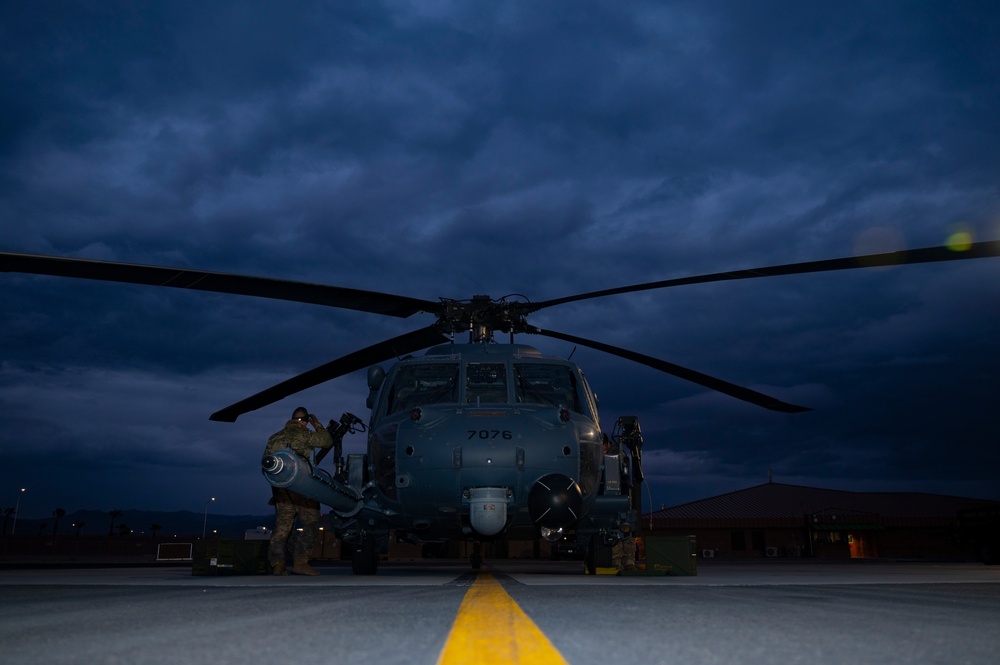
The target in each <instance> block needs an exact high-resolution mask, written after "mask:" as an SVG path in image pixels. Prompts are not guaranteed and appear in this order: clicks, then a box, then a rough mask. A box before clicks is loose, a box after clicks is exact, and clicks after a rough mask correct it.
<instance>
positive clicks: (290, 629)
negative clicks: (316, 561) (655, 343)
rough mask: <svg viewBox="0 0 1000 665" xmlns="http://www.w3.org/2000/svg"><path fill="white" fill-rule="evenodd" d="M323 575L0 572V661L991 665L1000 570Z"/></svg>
mask: <svg viewBox="0 0 1000 665" xmlns="http://www.w3.org/2000/svg"><path fill="white" fill-rule="evenodd" d="M320 570H321V571H322V573H323V574H322V575H320V576H318V577H299V576H291V577H272V576H249V577H244V576H239V577H237V576H233V577H214V576H193V575H191V570H190V568H188V567H135V568H90V569H19V570H0V663H3V664H6V663H18V664H26V663H53V664H55V663H135V664H137V665H141V664H144V663H150V664H151V663H177V662H185V663H212V664H225V663H240V664H242V665H255V664H257V663H260V664H263V663H275V662H281V663H290V664H295V665H298V664H309V663H324V664H329V663H360V662H372V663H378V664H379V665H384V664H388V663H415V664H422V663H427V664H437V663H441V664H442V665H445V664H449V665H450V663H459V662H475V663H490V662H503V663H536V662H537V663H550V664H551V663H558V662H560V659H561V660H562V662H566V663H571V664H572V665H588V664H597V663H602V664H603V663H608V662H615V661H622V662H629V663H643V664H646V663H684V664H685V665H697V664H700V663H762V662H768V663H770V662H780V663H810V664H812V665H816V664H821V665H822V664H827V663H829V664H833V663H838V664H839V663H844V662H847V661H855V660H860V661H873V662H880V663H948V664H952V663H983V664H987V663H989V664H990V665H992V664H993V663H995V662H997V654H998V653H1000V567H997V566H984V565H982V564H978V563H912V562H891V561H845V562H839V563H831V562H819V561H813V560H806V561H801V562H800V561H788V560H760V561H750V562H746V563H734V562H704V563H701V562H699V566H698V575H697V576H694V577H664V576H631V577H617V576H610V575H596V576H590V575H584V574H582V572H581V569H580V566H579V564H575V563H571V562H546V561H531V562H528V561H496V562H487V564H486V566H485V567H484V570H482V571H480V572H479V574H475V573H473V571H471V569H469V568H468V566H467V564H464V563H461V562H444V563H440V562H437V563H433V564H425V563H422V562H421V563H419V564H417V563H397V562H383V563H382V565H381V567H380V570H379V574H378V575H376V576H354V575H352V574H351V571H350V567H349V564H347V565H343V564H337V565H334V566H329V567H322V568H320ZM546 649H551V651H547V650H546Z"/></svg>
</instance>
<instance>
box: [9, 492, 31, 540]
mask: <svg viewBox="0 0 1000 665" xmlns="http://www.w3.org/2000/svg"><path fill="white" fill-rule="evenodd" d="M27 489H28V488H26V487H22V488H21V491H20V492H18V493H17V503H15V504H14V525H13V526H11V527H10V535H12V536H13V535H14V529H16V528H17V511H18V510H19V509H20V508H21V495H22V494H24V493H25V491H26V490H27Z"/></svg>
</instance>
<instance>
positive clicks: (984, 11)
mask: <svg viewBox="0 0 1000 665" xmlns="http://www.w3.org/2000/svg"><path fill="white" fill-rule="evenodd" d="M997 44H1000V6H998V5H996V4H995V3H990V2H961V1H959V2H949V3H937V2H910V1H899V2H893V1H885V2H877V3H872V2H851V1H847V2H837V3H794V2H771V1H766V0H765V1H763V2H754V3H747V2H740V1H737V0H732V1H728V2H727V1H722V0H720V1H711V0H709V1H706V2H700V3H684V2H642V1H637V2H629V3H611V2H590V1H575V2H544V3H538V2H500V3H479V2H476V3H470V2H458V1H455V2H450V1H436V2H435V1H430V2H429V1H427V0H420V1H419V2H407V1H402V0H400V1H387V2H375V1H364V2H360V1H357V2H302V3H292V4H290V5H285V4H278V3H270V2H254V1H241V2H217V3H202V2H186V1H177V2H169V3H156V2H149V3H147V2H133V1H122V2H77V3H68V2H40V3H21V2H17V3H11V2H8V3H3V5H2V6H0V58H2V63H3V64H2V67H0V109H2V110H0V119H2V120H0V251H8V252H25V253H34V254H48V255H56V256H68V257H78V258H89V259H103V260H110V261H120V262H128V263H146V264H153V265H163V266H175V267H184V268H192V269H201V270H210V271H217V272H231V273H239V274H248V275H260V276H266V277H275V278H282V279H289V280H296V281H304V282H316V283H323V284H333V285H338V286H347V287H353V288H359V289H367V290H372V291H380V292H385V293H392V294H399V295H405V296H411V297H416V298H421V299H429V300H434V301H436V300H437V299H438V298H458V299H465V298H471V297H472V296H473V295H482V294H485V295H490V296H492V297H500V296H504V295H507V294H512V293H519V294H525V295H526V296H527V297H528V298H530V299H531V300H535V301H538V300H546V299H551V298H557V297H562V296H567V295H572V294H576V293H582V292H589V291H593V290H597V289H604V288H611V287H617V286H623V285H628V284H637V283H642V282H648V281H653V280H662V279H667V278H672V277H684V276H689V275H698V274H704V273H712V272H718V271H724V270H734V269H743V268H753V267H761V266H770V265H777V264H785V263H792V262H798V261H809V260H818V259H829V258H839V257H845V256H852V255H855V254H865V253H872V252H879V251H891V250H897V249H906V248H919V247H928V246H935V245H941V244H944V243H946V242H948V240H949V238H953V237H955V235H954V234H956V233H964V234H967V235H966V236H963V237H971V238H973V239H974V240H992V239H998V238H1000V190H998V182H1000V180H998V178H997V175H998V174H1000V150H997V146H998V145H1000V120H998V119H1000V86H998V85H997V81H1000V49H997V46H996V45H997ZM998 277H1000V259H980V260H972V261H959V262H955V261H952V262H948V263H942V264H934V265H919V266H902V267H894V268H884V269H866V270H854V271H844V272H837V273H825V274H817V275H798V276H785V277H773V278H766V279H755V280H744V281H739V282H723V283H717V284H707V285H696V286H684V287H677V288H670V289H661V290H655V291H646V292H642V293H635V294H629V295H622V296H612V297H605V298H597V299H591V300H585V301H581V302H575V303H569V304H565V305H561V306H558V307H552V308H548V309H543V310H541V311H539V312H538V313H536V314H535V315H533V316H532V318H531V319H530V322H531V323H532V324H534V325H536V326H539V327H541V328H549V329H554V330H558V331H562V332H566V333H569V334H573V335H577V336H580V337H586V338H590V339H595V340H598V341H601V342H605V343H608V344H613V345H617V346H620V347H624V348H627V349H631V350H635V351H638V352H641V353H644V354H646V355H650V356H654V357H657V358H661V359H664V360H668V361H670V362H673V363H677V364H680V365H683V366H685V367H689V368H692V369H695V370H698V371H701V372H704V373H707V374H710V375H712V376H716V377H719V378H722V379H725V380H727V381H730V382H733V383H736V384H739V385H745V386H748V387H750V388H753V389H755V390H758V391H762V392H765V393H767V394H770V395H773V396H775V397H778V398H779V399H783V400H785V401H789V402H792V403H795V404H801V405H805V406H809V407H812V408H813V409H814V410H813V411H810V412H808V413H799V414H784V413H776V412H772V411H768V410H765V409H762V408H759V407H755V406H753V405H749V404H746V403H743V402H741V401H738V400H736V399H733V398H731V397H727V396H725V395H721V394H718V393H713V392H711V391H708V390H706V389H704V388H701V387H700V386H697V385H694V384H691V383H688V382H685V381H682V380H680V379H678V378H676V377H672V376H669V375H666V374H662V373H660V372H657V371H655V370H653V369H650V368H648V367H645V366H643V365H638V364H635V363H632V362H630V361H627V360H623V359H621V358H618V357H614V356H609V355H606V354H603V353H600V352H598V351H594V350H591V349H589V348H586V347H579V348H575V349H574V347H573V345H571V344H569V343H566V342H562V341H559V340H555V339H550V338H546V337H539V336H530V335H522V336H519V337H518V338H517V340H516V341H518V342H520V343H525V344H532V345H534V346H537V347H538V348H539V349H540V350H542V351H543V352H544V353H546V354H549V355H554V356H559V357H567V356H570V355H571V354H572V359H573V361H574V362H577V363H579V364H580V366H581V367H583V369H584V371H585V373H586V375H587V377H588V380H589V382H590V384H591V386H592V387H593V388H594V390H595V391H596V392H597V393H598V395H599V397H600V400H601V401H600V404H601V414H602V419H603V423H604V425H605V427H606V428H607V427H609V426H610V425H611V424H613V422H614V420H615V419H616V418H617V417H618V416H621V415H635V416H637V417H638V419H639V422H640V425H641V427H642V432H643V436H644V439H645V446H644V453H643V457H644V462H645V473H646V479H647V481H648V482H647V487H646V492H645V495H646V496H645V497H644V500H645V506H646V507H648V506H653V507H659V506H660V505H666V506H672V505H677V504H681V503H685V502H688V501H694V500H697V499H701V498H706V497H709V496H715V495H718V494H721V493H725V492H729V491H734V490H738V489H742V488H745V487H749V486H752V485H757V484H760V483H763V482H767V481H768V479H769V478H771V479H773V480H774V481H775V482H784V483H791V484H801V485H809V486H815V487H829V488H835V489H842V490H854V491H916V492H932V493H940V494H950V495H955V496H965V497H977V498H986V499H1000V446H998V445H997V421H996V415H995V413H996V409H997V404H996V402H997V399H998V391H997V385H998V380H1000V345H998V343H997V340H998V339H1000V314H998V307H997V305H998V303H1000V279H998ZM0 293H2V302H3V306H2V308H0V340H2V343H0V366H2V372H0V451H2V455H3V459H4V464H3V465H2V466H0V508H6V507H10V506H14V505H15V503H17V504H18V505H19V507H20V511H21V513H20V514H21V516H22V517H24V518H36V517H46V516H49V515H51V514H52V511H53V510H54V509H55V508H57V507H58V508H63V509H65V510H67V511H69V512H73V511H74V510H82V509H99V510H112V509H123V510H125V509H145V510H192V511H197V512H200V511H202V510H207V509H209V508H210V510H211V512H214V513H221V514H267V513H268V512H269V511H270V508H269V507H268V506H267V504H266V501H267V499H268V497H269V495H270V492H269V487H268V485H267V483H266V482H265V481H264V480H263V478H262V477H261V475H260V470H259V458H260V452H261V451H262V449H263V446H264V442H265V441H266V439H267V437H268V435H270V434H271V433H273V432H274V431H277V430H278V429H280V428H281V427H282V425H283V424H284V421H285V420H286V419H287V418H288V417H289V415H290V414H291V411H292V410H293V409H294V408H295V407H296V406H299V405H300V404H302V405H305V406H307V407H308V408H309V409H310V410H311V411H312V412H314V413H316V414H317V415H319V417H320V418H321V419H322V420H323V421H324V422H325V421H326V420H328V419H335V418H338V417H339V416H340V414H341V413H343V412H345V411H348V412H352V413H356V414H358V415H362V416H363V417H365V418H367V413H368V412H367V409H366V408H365V399H366V397H367V389H366V387H365V372H364V371H359V372H356V373H353V374H350V375H347V376H345V377H342V378H339V379H336V380H334V381H331V382H328V383H325V384H322V385H320V386H317V387H315V388H312V389H309V390H308V391H305V392H303V393H300V394H298V395H295V396H292V397H289V398H287V399H284V400H282V401H280V402H278V403H276V404H273V405H271V406H269V407H266V408H263V409H260V410H258V411H254V412H252V413H249V414H246V415H244V416H241V417H240V418H239V420H238V421H237V422H236V423H219V422H211V421H209V419H208V416H209V415H210V414H211V413H213V412H214V411H216V410H218V409H219V408H221V407H224V406H227V405H229V404H231V403H233V402H236V401H238V400H240V399H242V398H244V397H247V396H249V395H251V394H253V393H256V392H257V391H258V390H261V389H263V388H266V387H268V386H270V385H273V384H275V383H278V382H279V381H282V380H284V379H286V378H289V377H291V376H294V375H296V374H298V373H300V372H302V371H305V370H307V369H310V368H312V367H314V366H317V365H320V364H322V363H325V362H327V361H329V360H332V359H334V358H337V357H340V356H342V355H345V354H347V353H349V352H351V351H354V350H356V349H358V348H361V347H364V346H367V345H369V344H372V343H375V342H377V341H381V340H383V339H387V338H389V337H393V336H395V335H399V334H403V333H405V332H408V331H410V330H414V329H417V328H421V327H423V326H426V325H429V324H430V323H432V318H431V317H429V316H427V315H415V316H414V317H411V318H410V319H397V318H391V317H384V316H378V315H375V314H370V313H362V312H355V311H348V310H339V309H333V308H326V307H320V306H315V305H306V304H301V303H291V302H282V301H275V300H267V299H262V298H253V297H243V296H232V295H222V294H209V293H198V292H190V291H183V290H177V289H160V288H155V287H149V286H139V285H126V284H116V283H105V282H94V281H89V280H76V279H68V278H55V277H41V276H31V275H22V274H13V273H0ZM384 366H386V367H388V363H386V364H384ZM363 447H364V440H363V435H361V434H356V435H353V436H348V438H347V440H346V450H347V452H362V450H363ZM21 488H24V489H25V491H24V492H21V491H20V490H21ZM213 497H214V499H215V500H214V501H212V498H213Z"/></svg>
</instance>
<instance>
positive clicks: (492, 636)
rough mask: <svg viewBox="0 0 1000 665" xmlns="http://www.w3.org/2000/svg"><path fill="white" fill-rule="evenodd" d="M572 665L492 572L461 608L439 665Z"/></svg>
mask: <svg viewBox="0 0 1000 665" xmlns="http://www.w3.org/2000/svg"><path fill="white" fill-rule="evenodd" d="M467 663H476V665H490V664H491V663H502V664H504V665H534V664H535V663H538V664H539V665H560V664H562V665H569V664H568V663H567V662H566V659H565V658H563V657H562V654H561V653H559V652H558V651H557V650H556V648H555V647H554V646H552V643H551V642H549V638H547V637H545V634H544V633H542V631H541V630H539V629H538V626H536V625H535V622H534V621H532V620H531V619H529V618H528V615H527V614H525V613H524V612H523V611H522V610H521V608H520V607H518V606H517V603H515V602H514V599H513V598H511V597H510V595H509V594H508V593H507V592H506V591H504V589H503V586H502V585H501V584H500V583H499V582H497V581H496V580H495V579H494V578H493V576H492V575H490V573H489V571H486V570H482V571H480V572H479V574H478V575H476V581H475V583H473V585H472V586H471V587H470V588H469V591H468V592H467V593H466V594H465V598H463V599H462V605H461V607H459V608H458V616H457V617H456V618H455V623H454V624H453V625H452V627H451V633H450V634H449V635H448V641H447V642H445V645H444V649H443V650H442V651H441V657H440V658H438V665H466V664H467Z"/></svg>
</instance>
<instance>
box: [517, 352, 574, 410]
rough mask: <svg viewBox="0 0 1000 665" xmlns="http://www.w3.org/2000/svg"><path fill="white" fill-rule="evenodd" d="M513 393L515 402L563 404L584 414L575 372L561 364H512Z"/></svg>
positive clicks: (548, 404)
mask: <svg viewBox="0 0 1000 665" xmlns="http://www.w3.org/2000/svg"><path fill="white" fill-rule="evenodd" d="M514 382H515V385H514V396H515V398H516V399H517V401H518V402H522V403H527V404H545V405H547V406H564V407H566V408H567V409H572V410H573V411H576V412H577V413H585V411H584V410H583V406H582V403H581V401H580V392H579V390H578V389H577V379H576V375H575V374H574V373H573V371H572V369H571V368H569V367H567V366H565V365H545V364H542V363H514Z"/></svg>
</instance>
